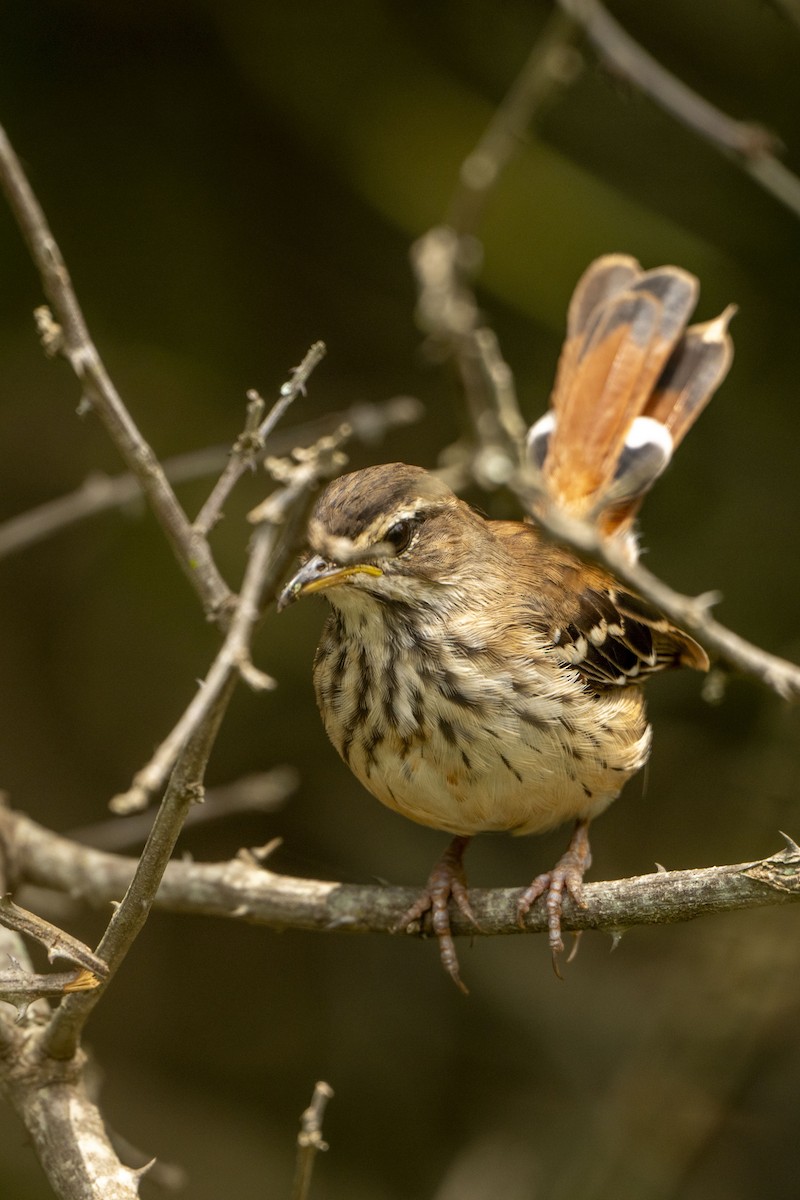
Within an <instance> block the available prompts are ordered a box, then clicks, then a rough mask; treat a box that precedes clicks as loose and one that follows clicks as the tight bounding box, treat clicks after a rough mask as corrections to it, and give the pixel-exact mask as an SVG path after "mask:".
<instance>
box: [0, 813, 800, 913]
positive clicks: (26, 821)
mask: <svg viewBox="0 0 800 1200" xmlns="http://www.w3.org/2000/svg"><path fill="white" fill-rule="evenodd" d="M0 840H5V841H7V842H8V843H9V844H12V845H13V846H14V847H15V852H16V853H17V855H18V858H19V863H20V871H21V874H22V876H23V878H25V879H26V880H27V881H28V882H30V883H34V884H37V885H39V886H40V887H49V888H56V889H60V890H63V891H66V892H69V894H70V895H71V896H74V897H76V898H81V899H83V900H85V901H87V902H88V903H89V904H91V905H93V906H95V907H97V906H102V905H104V904H108V903H109V902H110V901H113V900H114V899H116V898H118V897H119V896H120V895H122V893H123V892H124V890H125V888H126V886H127V884H128V882H129V880H130V878H131V875H132V873H133V871H134V869H135V866H136V861H135V860H134V859H129V858H123V857H121V856H118V855H115V854H107V853H105V852H104V851H101V850H92V849H90V848H89V847H86V846H79V845H77V844H76V843H75V842H71V841H69V840H68V839H67V838H63V837H60V836H59V835H58V834H55V833H51V832H50V831H49V830H47V829H44V828H43V827H42V826H40V825H37V824H36V822H34V821H32V820H31V819H30V818H29V817H27V816H25V815H24V814H22V813H16V812H10V811H8V810H0ZM417 895H418V890H414V889H412V888H402V887H378V886H375V885H363V886H362V885H356V884H342V883H331V882H324V881H320V880H313V879H295V878H292V877H290V876H287V875H278V874H276V873H274V872H272V871H269V870H266V869H263V868H259V867H257V866H255V865H254V864H253V862H252V860H248V859H247V856H245V857H243V858H237V859H235V860H233V861H231V862H222V863H194V862H183V861H172V862H170V864H169V866H168V867H167V869H166V871H165V873H164V878H163V881H162V883H161V886H160V888H159V891H158V895H157V897H156V900H155V906H156V907H157V908H160V909H164V910H165V911H168V912H186V913H193V914H204V915H206V916H215V917H227V918H232V919H234V920H242V921H247V922H249V923H253V924H257V925H265V926H267V927H269V928H271V929H304V930H316V931H324V932H342V933H375V932H388V931H389V930H391V929H392V928H393V927H394V926H395V924H396V922H397V921H398V920H399V918H400V917H401V916H402V914H403V913H404V912H406V911H407V910H408V907H409V906H410V904H411V903H412V902H413V900H414V899H415V898H416V896H417ZM518 895H519V888H494V889H490V890H486V889H479V888H471V889H470V902H471V904H472V907H473V909H474V911H475V916H476V917H477V919H478V923H479V925H480V929H479V930H476V929H475V928H474V927H473V926H472V925H471V924H470V923H469V922H468V921H467V920H466V918H464V917H463V916H462V915H461V914H460V913H459V912H458V911H456V910H455V909H454V911H453V912H452V913H451V922H452V925H453V930H454V932H455V933H457V934H460V935H463V936H467V937H475V936H480V935H486V936H498V935H501V934H502V935H506V934H519V933H520V932H521V930H520V927H519V925H518V923H517V908H516V901H517V897H518ZM584 899H585V902H586V906H585V908H578V907H576V905H575V904H573V903H572V902H571V901H569V900H567V899H565V901H564V917H563V926H564V928H565V929H569V930H579V929H599V930H605V931H606V932H608V933H613V932H615V931H619V930H623V929H627V928H630V927H633V926H635V925H663V924H672V923H677V922H681V921H690V920H693V919H694V918H696V917H700V916H707V915H710V914H712V913H719V912H730V911H733V910H736V909H748V908H762V907H769V906H774V905H782V904H793V903H796V902H797V901H798V900H800V848H798V847H797V846H796V845H795V844H794V843H792V842H789V841H788V839H787V847H786V848H785V849H784V850H781V851H779V852H778V853H776V854H774V855H771V856H770V857H768V858H765V859H761V860H756V861H755V862H746V863H736V864H734V865H731V866H722V867H701V868H697V869H694V870H688V871H657V872H655V873H653V874H650V875H640V876H637V877H636V878H633V879H618V880H611V881H607V882H605V883H587V884H585V885H584ZM546 930H547V913H546V911H545V908H544V905H543V904H541V903H538V902H537V903H536V904H535V905H534V906H533V908H532V909H531V911H530V913H529V914H528V916H527V917H526V920H525V932H527V933H542V932H546Z"/></svg>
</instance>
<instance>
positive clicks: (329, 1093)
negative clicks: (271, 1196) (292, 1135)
mask: <svg viewBox="0 0 800 1200" xmlns="http://www.w3.org/2000/svg"><path fill="white" fill-rule="evenodd" d="M332 1097H333V1088H332V1087H331V1086H330V1084H329V1083H325V1082H324V1081H322V1080H320V1081H319V1083H316V1084H315V1085H314V1094H313V1096H312V1097H311V1103H310V1104H309V1106H308V1108H307V1109H306V1110H305V1112H304V1113H303V1115H302V1117H301V1118H300V1132H299V1133H298V1135H297V1160H296V1162H295V1171H294V1182H293V1184H292V1200H308V1196H309V1193H310V1191H311V1177H312V1175H313V1173H314V1163H315V1161H316V1158H317V1154H319V1153H320V1152H321V1151H325V1150H327V1149H328V1143H327V1142H324V1141H323V1140H322V1118H323V1116H324V1115H325V1108H326V1106H327V1104H328V1101H329V1100H330V1099H332Z"/></svg>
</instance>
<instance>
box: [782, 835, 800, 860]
mask: <svg viewBox="0 0 800 1200" xmlns="http://www.w3.org/2000/svg"><path fill="white" fill-rule="evenodd" d="M778 833H779V834H780V835H781V837H782V838H783V840H784V841H785V842H786V850H788V851H789V853H790V854H798V855H800V846H798V844H797V842H796V841H795V840H794V838H792V837H789V834H788V833H784V832H783V830H782V829H779V830H778ZM782 853H785V851H783V852H782Z"/></svg>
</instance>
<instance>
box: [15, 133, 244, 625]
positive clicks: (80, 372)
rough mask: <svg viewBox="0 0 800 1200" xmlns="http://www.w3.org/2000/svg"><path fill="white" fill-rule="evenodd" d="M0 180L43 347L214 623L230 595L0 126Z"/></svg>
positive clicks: (220, 616) (221, 616) (226, 605)
mask: <svg viewBox="0 0 800 1200" xmlns="http://www.w3.org/2000/svg"><path fill="white" fill-rule="evenodd" d="M0 182H2V185H3V188H4V190H5V192H6V196H7V198H8V202H9V204H10V206H11V210H12V212H13V213H14V216H15V217H16V220H17V224H18V225H19V228H20V231H21V232H22V236H23V238H24V239H25V242H26V244H27V246H28V250H29V252H30V255H31V258H32V259H33V262H34V265H35V266H36V269H37V270H38V272H39V276H40V278H41V281H42V286H43V288H44V292H45V295H46V296H47V299H48V301H49V302H50V304H51V305H52V308H53V311H54V313H55V316H56V319H57V321H58V327H56V326H55V325H54V324H53V322H52V321H49V323H48V329H47V340H46V349H48V350H49V351H50V352H53V351H54V350H55V349H56V348H57V349H58V350H59V351H60V352H61V353H62V354H63V355H64V357H65V358H66V359H67V361H68V362H69V364H70V366H71V367H72V370H73V371H74V373H75V375H76V376H77V378H78V381H79V382H80V385H81V388H82V389H83V392H84V395H85V397H86V399H87V400H88V401H89V402H90V403H91V406H92V408H93V409H94V410H95V412H96V413H97V415H98V417H99V418H100V420H101V421H102V422H103V424H104V425H105V427H106V430H107V431H108V433H109V436H110V437H111V440H112V441H113V443H114V445H115V446H116V448H117V450H118V451H119V453H120V454H121V456H122V458H123V459H124V460H125V462H126V464H127V466H128V468H129V469H130V470H131V471H132V472H133V474H134V475H135V476H136V478H137V479H138V480H139V483H140V484H141V487H142V491H143V492H144V494H145V495H146V497H147V499H148V501H149V503H150V506H151V507H152V509H153V512H154V514H155V516H156V518H157V519H158V521H159V523H160V525H161V527H162V529H163V530H164V533H165V535H166V537H167V540H168V542H169V544H170V546H171V547H172V550H173V552H174V554H175V557H176V558H177V560H178V562H179V563H180V565H181V567H182V568H183V571H184V574H185V575H186V576H187V578H188V579H189V580H190V582H191V583H192V586H193V587H194V588H195V590H196V591H197V593H198V595H199V596H200V599H201V600H202V602H203V606H204V608H205V611H206V613H207V614H208V615H209V616H210V617H213V618H214V619H215V620H218V619H221V618H224V615H225V611H226V609H227V608H228V606H229V605H230V603H231V593H230V590H229V588H228V586H227V584H226V583H225V581H224V579H223V578H222V576H221V575H220V573H219V571H218V570H217V567H216V564H215V563H214V560H213V557H212V555H211V550H210V549H209V546H208V543H207V541H206V540H205V538H202V537H198V536H197V535H196V534H195V533H194V531H193V530H192V527H191V524H190V523H189V520H188V518H187V516H186V514H185V512H184V511H183V508H182V507H181V505H180V504H179V503H178V500H177V498H176V496H175V493H174V491H173V490H172V487H171V486H170V484H169V482H168V480H167V478H166V476H165V474H164V471H163V469H162V468H161V465H160V464H159V461H158V459H157V458H156V456H155V454H154V453H153V450H152V449H151V447H150V446H149V445H148V443H147V442H146V441H145V439H144V438H143V436H142V434H141V433H140V431H139V429H138V428H137V426H136V424H135V422H134V420H133V418H132V417H131V415H130V413H129V412H128V410H127V408H126V407H125V405H124V403H123V402H122V399H121V397H120V395H119V393H118V392H117V390H116V388H115V387H114V384H113V383H112V381H111V378H110V377H109V375H108V372H107V371H106V369H105V366H104V365H103V362H102V360H101V358H100V355H99V354H98V352H97V348H96V347H95V345H94V343H93V341H92V339H91V337H90V336H89V331H88V329H87V327H86V322H85V320H84V317H83V313H82V311H81V308H80V305H79V304H78V299H77V296H76V295H75V291H74V289H73V287H72V282H71V280H70V277H69V272H68V271H67V267H66V264H65V262H64V260H63V258H62V255H61V251H60V250H59V247H58V245H57V243H56V241H55V238H54V237H53V235H52V233H51V231H50V228H49V225H48V223H47V219H46V217H45V215H44V212H43V211H42V208H41V206H40V204H39V202H38V200H37V199H36V196H35V195H34V193H33V190H32V188H31V186H30V184H29V182H28V179H27V177H26V175H25V172H24V171H23V169H22V165H21V163H20V161H19V159H18V158H17V156H16V154H15V153H14V150H13V147H12V146H11V143H10V142H9V140H8V137H7V136H6V133H5V131H4V130H3V129H2V127H0Z"/></svg>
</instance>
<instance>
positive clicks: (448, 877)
mask: <svg viewBox="0 0 800 1200" xmlns="http://www.w3.org/2000/svg"><path fill="white" fill-rule="evenodd" d="M469 840H470V839H469V838H467V837H456V838H453V840H452V842H451V843H450V845H449V846H448V847H447V849H446V850H445V852H444V854H443V855H442V857H441V858H440V859H439V861H438V862H437V863H436V866H435V867H434V868H433V870H432V871H431V873H430V875H429V876H428V882H427V883H426V884H425V887H424V889H423V890H422V892H421V893H420V895H419V897H418V899H417V900H416V901H415V902H414V903H413V904H412V905H411V908H409V909H408V911H407V912H405V913H403V916H402V917H401V918H400V920H399V921H398V922H397V924H396V925H395V926H394V930H393V932H395V933H396V932H399V931H400V930H401V929H406V928H407V927H408V926H409V925H410V924H411V923H412V922H413V921H419V920H420V918H421V917H424V915H425V913H427V912H430V914H431V925H432V926H433V932H434V933H435V934H436V937H437V938H438V939H439V956H440V958H441V960H442V966H443V967H444V969H445V971H447V973H448V975H449V976H450V978H451V979H452V980H453V983H454V984H455V985H456V987H457V988H459V989H460V990H461V991H462V992H464V994H465V995H466V994H467V992H468V991H469V989H468V988H467V986H466V984H465V983H464V982H463V981H462V979H461V975H460V973H459V969H458V955H457V954H456V946H455V942H454V941H453V934H452V930H451V928H450V912H449V901H450V897H451V896H452V898H453V900H455V902H456V905H457V907H458V909H459V911H460V912H461V914H462V915H463V916H464V917H466V919H467V920H468V921H469V922H470V924H472V925H474V926H475V928H476V929H479V928H480V926H479V925H478V922H477V920H476V918H475V914H474V912H473V911H472V906H471V904H470V902H469V896H468V894H467V880H466V876H465V874H464V862H463V858H464V851H465V850H466V848H467V845H468V843H469Z"/></svg>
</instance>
